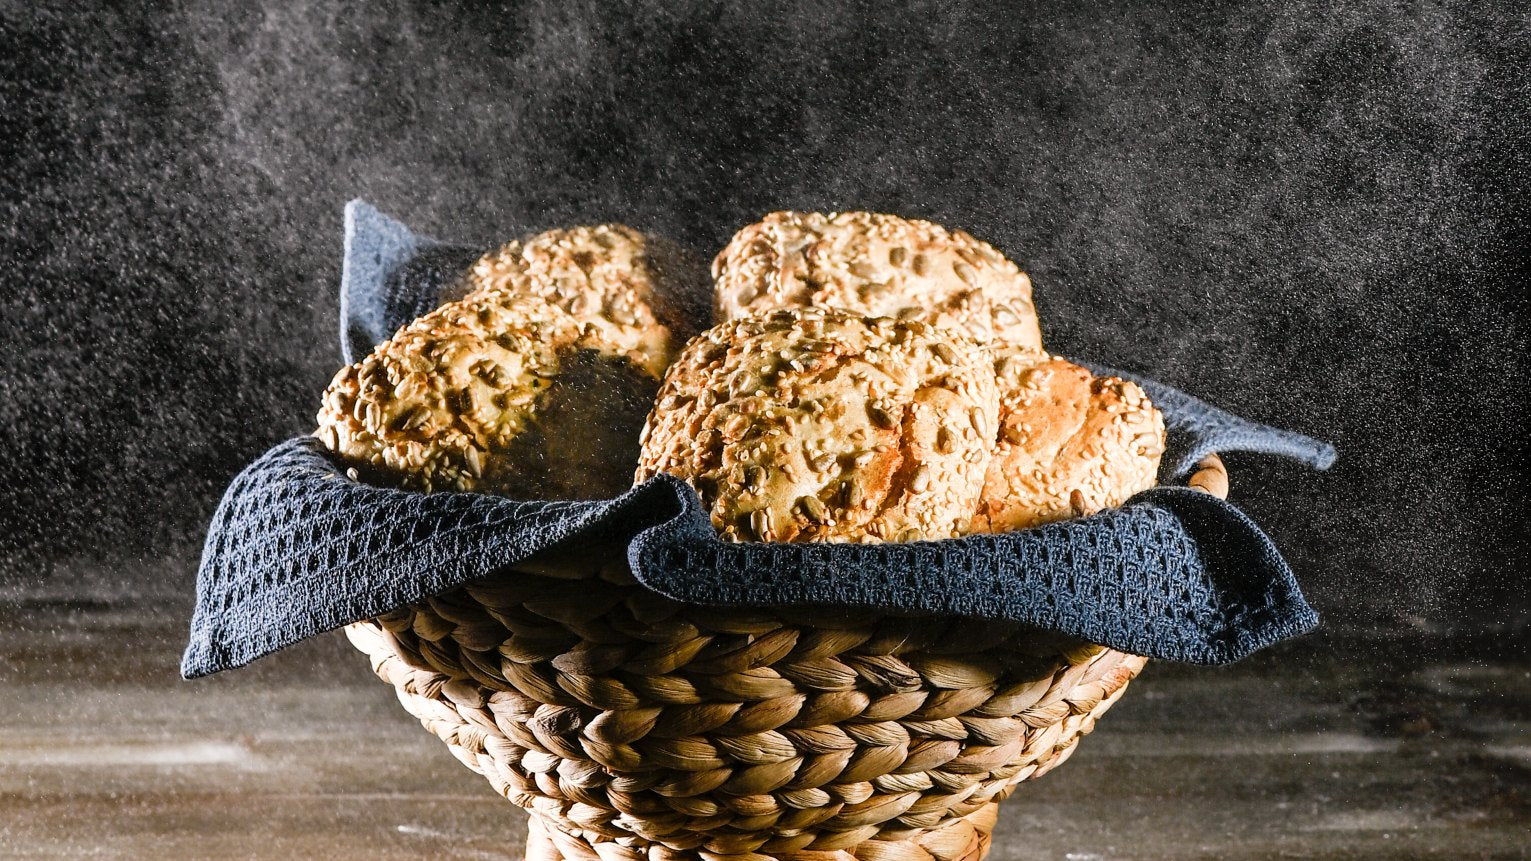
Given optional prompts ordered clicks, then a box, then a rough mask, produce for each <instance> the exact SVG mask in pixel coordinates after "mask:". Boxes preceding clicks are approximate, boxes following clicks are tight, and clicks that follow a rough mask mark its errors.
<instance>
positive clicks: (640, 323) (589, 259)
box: [468, 224, 707, 379]
mask: <svg viewBox="0 0 1531 861" xmlns="http://www.w3.org/2000/svg"><path fill="white" fill-rule="evenodd" d="M677 255H678V252H676V251H675V249H674V248H673V246H670V245H669V244H667V243H663V242H661V241H657V240H655V239H653V238H652V237H647V236H644V235H643V234H642V233H640V232H638V231H637V230H634V229H633V228H631V227H627V226H625V225H621V224H598V225H594V226H588V227H571V228H568V229H565V230H549V231H547V232H544V233H539V234H537V235H536V236H533V237H531V238H529V239H527V240H525V241H520V242H510V243H507V244H506V245H505V246H503V247H501V248H500V249H498V250H496V251H492V252H490V253H488V254H486V255H484V256H483V257H481V258H480V259H479V260H478V262H476V263H474V264H473V268H472V270H471V271H470V274H469V279H468V280H469V285H470V287H471V288H472V289H476V290H480V291H483V292H486V293H492V294H498V295H505V296H536V297H538V298H541V299H542V300H543V301H545V302H547V303H549V304H551V305H554V306H556V307H558V308H560V309H562V310H563V311H564V312H566V313H567V314H568V315H569V316H570V317H572V318H574V319H576V320H579V321H580V322H581V324H582V325H584V326H585V327H586V328H587V329H590V330H593V331H592V332H591V333H590V337H591V338H592V340H594V341H598V342H599V343H601V344H605V345H611V346H614V347H615V348H616V349H617V350H618V351H620V352H621V353H622V354H623V355H625V356H627V357H628V358H629V359H630V360H632V361H633V362H634V363H635V364H637V365H639V366H641V367H643V368H644V369H646V370H647V371H648V372H649V373H650V374H652V375H653V376H654V377H655V378H656V379H657V378H658V377H659V376H660V375H661V374H663V373H664V369H665V367H666V366H667V365H668V364H669V362H670V359H671V358H673V352H674V349H675V348H676V347H677V346H678V345H679V344H680V343H683V342H684V341H685V339H686V338H689V337H690V336H691V335H693V334H695V333H696V332H697V331H698V330H699V329H700V328H702V326H703V325H705V321H704V320H698V319H696V317H697V316H698V315H697V313H696V310H695V309H694V307H693V306H694V304H695V302H694V301H693V300H692V299H691V297H690V295H689V294H691V293H693V292H696V291H703V292H704V291H705V290H706V289H707V288H706V281H705V277H706V276H705V273H703V272H700V271H698V272H694V273H693V272H689V271H686V267H684V266H678V265H669V264H670V263H671V262H672V261H673V260H674V259H675V258H676V257H677ZM693 282H694V283H693Z"/></svg>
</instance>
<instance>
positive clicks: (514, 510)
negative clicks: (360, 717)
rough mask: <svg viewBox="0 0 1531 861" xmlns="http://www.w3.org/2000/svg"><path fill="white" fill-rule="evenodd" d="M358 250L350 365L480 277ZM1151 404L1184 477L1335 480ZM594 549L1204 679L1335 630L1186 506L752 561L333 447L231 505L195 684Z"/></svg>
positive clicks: (1280, 573) (386, 222)
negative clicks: (1063, 638) (382, 481)
mask: <svg viewBox="0 0 1531 861" xmlns="http://www.w3.org/2000/svg"><path fill="white" fill-rule="evenodd" d="M345 247H346V260H345V266H344V275H343V279H342V281H343V283H342V288H341V294H342V309H343V310H342V317H343V321H342V329H341V342H342V352H343V354H344V356H345V357H346V359H347V360H348V361H350V360H354V359H355V358H359V357H360V356H362V355H365V354H366V353H367V352H368V351H370V350H371V348H372V345H373V344H375V343H376V342H378V341H380V340H383V339H385V338H387V337H389V336H390V335H391V334H392V333H393V332H394V331H395V330H396V329H397V328H398V327H399V326H401V325H403V324H405V323H407V322H408V321H409V320H410V319H412V318H413V317H415V316H417V315H419V314H420V313H423V312H424V311H425V310H428V309H429V308H431V307H434V306H435V305H436V304H437V303H438V302H439V301H440V300H441V296H442V291H443V290H449V289H451V288H452V287H453V285H454V284H455V282H456V279H457V276H458V275H460V274H461V272H462V271H463V269H465V268H466V266H467V265H468V264H469V263H470V262H471V260H472V259H474V258H475V257H476V256H477V255H476V253H473V252H471V250H470V249H466V248H463V247H460V246H449V245H443V244H440V243H436V242H434V241H432V240H428V239H424V238H422V237H417V236H415V235H414V234H412V233H411V232H410V231H409V230H408V229H407V228H405V227H404V226H403V225H401V224H399V223H398V222H396V221H394V220H392V219H389V218H387V217H386V216H384V215H382V214H381V213H379V212H378V211H377V210H375V209H373V208H372V207H370V206H368V205H367V204H365V203H363V202H361V201H353V202H352V203H351V204H350V205H349V206H348V207H347V209H346V243H345ZM1140 382H1142V383H1143V384H1144V386H1145V389H1147V391H1148V392H1149V395H1150V397H1151V398H1153V400H1154V402H1155V403H1156V404H1157V405H1158V406H1159V407H1160V408H1161V410H1163V412H1164V413H1165V419H1166V424H1167V425H1168V427H1169V428H1170V431H1171V438H1172V441H1173V442H1174V443H1176V444H1177V445H1178V446H1179V449H1178V450H1179V451H1180V452H1182V454H1181V456H1180V457H1179V458H1178V459H1177V460H1176V461H1175V464H1174V467H1173V472H1174V474H1176V475H1182V474H1184V473H1185V472H1187V471H1189V469H1190V467H1191V466H1194V464H1195V461H1196V459H1199V457H1200V456H1201V454H1204V453H1205V452H1207V451H1212V450H1217V451H1230V450H1250V451H1264V452H1270V453H1275V454H1282V455H1286V456H1289V457H1294V458H1296V459H1298V460H1301V461H1304V462H1306V463H1308V464H1309V465H1311V466H1314V467H1316V468H1319V469H1324V468H1327V467H1328V466H1329V464H1330V463H1332V462H1333V459H1334V450H1333V449H1332V448H1331V447H1329V446H1328V445H1326V444H1324V443H1321V442H1318V441H1316V440H1312V439H1309V438H1307V437H1303V436H1300V435H1297V434H1292V433H1290V432H1287V431H1281V430H1278V429H1275V428H1270V427H1267V426H1264V425H1258V424H1254V423H1251V422H1246V421H1244V420H1243V419H1239V418H1238V417H1236V416H1232V415H1230V414H1228V413H1226V412H1223V411H1221V410H1217V409H1216V408H1214V407H1211V406H1209V405H1207V404H1204V403H1202V402H1201V401H1199V400H1196V399H1195V398H1192V397H1190V396H1188V395H1185V394H1183V393H1180V392H1177V391H1175V390H1174V389H1171V388H1169V387H1167V386H1163V385H1160V384H1157V383H1153V382H1152V381H1147V380H1141V381H1140ZM1193 455H1194V456H1195V457H1193ZM575 542H577V543H579V544H580V545H590V544H594V543H597V542H601V543H610V542H616V543H617V544H618V545H619V546H620V545H625V546H626V549H627V556H628V562H629V564H630V566H631V568H632V571H633V573H634V576H635V577H636V578H637V579H638V580H639V582H640V583H642V584H643V585H644V586H646V587H647V588H649V589H652V590H654V591H655V592H658V593H661V594H664V595H667V596H669V597H671V598H675V599H677V600H681V601H686V602H690V603H696V604H703V605H717V606H740V607H771V606H790V605H818V606H840V607H857V608H871V609H880V610H886V611H889V612H898V613H924V614H937V615H957V616H964V617H972V618H983V619H998V620H1009V621H1014V622H1017V623H1022V624H1027V625H1033V626H1036V627H1039V628H1045V629H1048V630H1053V631H1058V632H1060V633H1064V634H1068V635H1072V636H1075V637H1078V638H1080V639H1084V640H1089V641H1091V642H1096V643H1100V644H1102V645H1106V646H1110V647H1112V648H1115V649H1119V650H1122V651H1126V652H1132V653H1134V654H1139V655H1146V656H1148V657H1151V658H1160V659H1166V660H1174V661H1183V662H1188V663H1197V664H1218V663H1226V662H1230V661H1234V660H1238V659H1239V658H1242V657H1244V656H1246V655H1248V654H1249V653H1251V652H1253V651H1255V650H1256V649H1260V648H1263V647H1265V646H1267V645H1270V644H1271V643H1274V642H1277V641H1278V640H1281V639H1284V638H1287V637H1292V636H1296V635H1297V634H1301V633H1303V632H1305V631H1308V630H1311V629H1312V628H1313V627H1314V626H1315V625H1316V624H1317V621H1318V618H1317V614H1315V613H1314V611H1313V609H1312V608H1311V607H1309V606H1308V604H1307V603H1306V602H1305V601H1304V600H1303V597H1302V593H1301V592H1300V590H1299V589H1298V587H1297V582H1296V579H1295V578H1294V577H1293V575H1292V571H1291V569H1290V568H1289V567H1288V566H1287V564H1286V562H1285V561H1284V560H1283V559H1282V558H1281V555H1280V553H1279V552H1277V550H1276V548H1275V546H1274V545H1273V544H1272V543H1271V541H1270V539H1269V538H1268V537H1267V536H1266V535H1265V534H1264V533H1263V532H1261V531H1260V529H1259V527H1258V526H1256V525H1255V524H1254V523H1253V522H1252V521H1250V520H1249V518H1248V517H1246V516H1245V515H1244V514H1243V513H1242V512H1240V511H1239V510H1238V509H1237V508H1235V507H1234V506H1232V505H1230V504H1228V503H1227V502H1224V501H1222V500H1219V499H1216V498H1214V497H1212V496H1209V495H1208V494H1205V493H1202V492H1200V491H1194V490H1190V489H1187V488H1184V487H1175V486H1166V487H1158V488H1154V489H1152V490H1148V491H1145V492H1143V493H1140V494H1137V495H1136V496H1134V497H1133V498H1131V499H1129V500H1128V501H1127V502H1126V503H1125V504H1124V505H1123V506H1122V507H1121V508H1119V509H1115V510H1111V511H1105V512H1101V513H1099V514H1095V515H1092V516H1090V517H1085V518H1080V519H1076V520H1071V521H1066V522H1062V523H1051V524H1046V525H1043V526H1040V527H1037V528H1034V529H1026V530H1020V531H1016V532H1009V533H1003V534H998V535H974V536H968V537H965V538H954V539H946V540H942V541H921V542H912V543H907V544H873V545H862V544H773V543H745V544H737V543H729V542H724V541H722V540H721V539H719V538H718V536H717V533H716V532H715V531H714V530H713V528H712V525H711V523H710V521H709V519H708V517H707V514H706V512H705V511H704V510H703V509H702V507H701V503H700V500H699V499H698V498H697V496H696V493H695V492H694V491H693V490H692V489H691V488H690V487H689V486H688V485H686V484H685V483H683V482H681V481H679V480H677V479H674V478H672V477H670V476H664V475H661V476H657V477H655V478H653V479H650V480H649V481H646V482H644V483H643V484H641V485H639V486H638V487H635V488H633V489H632V490H630V491H628V492H627V493H624V494H622V495H621V496H619V497H617V498H615V499H611V500H599V501H583V502H570V501H517V500H511V499H506V498H503V497H496V496H487V495H482V494H475V493H431V494H423V493H416V492H413V491H406V490H396V489H391V488H383V487H374V486H371V485H367V484H363V483H361V482H359V481H356V480H353V479H351V478H349V477H347V475H346V472H345V467H344V464H343V463H340V462H339V461H338V460H336V459H335V458H334V457H333V456H332V455H330V454H329V453H328V452H326V451H324V450H323V449H322V448H321V447H320V446H319V445H318V443H317V442H316V441H314V440H313V439H311V438H308V437H299V438H296V439H292V440H288V441H287V442H284V443H281V444H280V445H278V446H276V447H274V448H273V449H271V450H270V451H268V452H267V453H266V454H264V455H262V456H261V457H260V458H259V459H257V460H256V461H255V462H254V463H252V464H251V465H250V466H248V467H247V468H246V469H245V470H244V471H243V472H241V473H240V475H239V476H238V477H236V478H235V480H234V482H233V483H232V484H231V485H230V487H229V489H228V491H227V492H226V493H225V494H224V498H223V501H222V502H221V503H220V504H219V506H218V510H217V512H216V513H215V514H214V516H213V521H212V524H211V525H210V527H209V529H208V536H207V541H206V544H205V546H204V550H203V558H202V565H201V568H200V570H199V571H198V575H197V603H196V610H195V613H194V615H193V618H192V626H191V641H190V643H189V645H188V646H187V649H186V653H185V655H184V657H183V659H182V664H181V671H182V674H183V675H185V676H186V677H187V678H195V677H198V676H204V675H208V674H210V673H215V672H218V671H220V670H225V669H231V668H233V667H239V666H243V665H244V664H247V663H249V662H250V661H253V660H255V659H256V658H259V657H261V656H263V655H266V654H270V653H271V652H274V651H276V650H278V649H280V648H283V647H284V646H287V645H291V644H292V643H295V642H297V641H299V640H301V639H304V638H306V637H310V636H313V635H315V634H319V633H321V632H324V631H328V630H332V629H335V628H338V627H341V626H343V625H346V624H348V623H350V622H355V621H359V620H362V619H366V618H370V617H373V616H377V615H380V614H383V613H386V612H388V611H390V610H393V609H395V608H397V607H400V606H402V605H404V604H408V603H411V602H414V601H419V600H421V599H423V598H426V597H428V596H431V595H436V594H440V593H442V592H445V591H447V590H450V589H452V588H455V587H457V586H460V585H462V584H464V583H468V582H470V581H473V580H477V579H480V578H483V577H487V576H490V575H493V574H494V573H496V572H498V571H502V570H504V569H506V568H507V567H508V566H512V565H514V564H515V563H517V562H519V561H521V560H524V559H526V558H528V557H530V556H532V555H533V554H536V553H539V552H542V551H545V550H555V548H557V547H558V546H560V545H565V546H567V545H568V544H572V543H575ZM555 552H556V550H555Z"/></svg>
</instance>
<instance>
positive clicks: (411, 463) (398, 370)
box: [316, 225, 688, 499]
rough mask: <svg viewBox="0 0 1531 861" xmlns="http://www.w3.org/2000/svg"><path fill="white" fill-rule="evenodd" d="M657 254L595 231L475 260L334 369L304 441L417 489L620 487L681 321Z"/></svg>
mask: <svg viewBox="0 0 1531 861" xmlns="http://www.w3.org/2000/svg"><path fill="white" fill-rule="evenodd" d="M653 250H654V247H653V242H652V240H650V239H648V238H647V237H644V236H643V235H642V234H640V233H638V232H637V231H635V230H632V229H631V228H628V227H624V226H622V225H598V226H594V227H575V228H571V229H568V230H557V231H549V232H547V233H543V234H539V235H537V236H534V237H532V238H530V239H528V240H526V241H525V242H512V243H510V244H508V245H506V246H505V247H503V248H501V249H500V250H498V251H496V252H493V253H491V254H488V255H485V256H484V257H483V258H482V259H480V260H479V261H478V263H477V264H475V266H474V267H473V270H472V271H471V272H470V274H469V276H468V277H467V278H466V279H465V281H466V282H467V285H468V286H469V287H470V288H472V289H471V291H470V292H469V293H468V294H467V295H466V296H464V297H463V298H462V299H459V300H457V301H454V302H449V303H447V304H445V305H443V306H441V307H440V308H438V309H436V310H435V311H433V312H431V313H429V314H427V315H425V316H423V317H421V318H420V319H418V320H416V321H414V322H413V323H411V324H409V325H408V326H406V327H404V328H403V329H401V330H400V331H399V332H398V333H397V334H396V335H395V336H394V337H393V338H392V339H390V340H388V341H386V342H384V343H383V344H380V345H378V347H377V349H376V350H374V351H373V353H372V354H371V355H369V356H367V357H366V358H365V359H363V360H362V361H360V362H358V363H356V364H355V365H352V366H351V367H349V368H345V369H342V370H341V371H340V373H338V374H337V375H336V377H335V379H334V381H333V382H332V383H331V385H330V387H329V389H328V391H326V392H325V396H324V405H323V408H322V409H321V411H320V413H319V417H318V418H319V429H318V431H317V433H316V436H318V438H319V439H320V440H321V441H322V442H323V443H324V444H325V445H326V446H327V447H328V448H330V449H331V450H332V451H335V452H337V453H339V454H341V455H342V456H344V457H345V458H346V459H347V460H349V461H351V462H352V463H353V464H356V465H357V466H358V467H360V468H361V469H364V470H365V471H366V472H367V474H368V477H369V478H373V479H376V480H380V481H385V482H388V483H395V484H398V485H400V486H403V487H409V488H413V489H417V490H424V491H431V490H480V491H486V492H495V493H503V494H506V495H510V496H516V497H522V498H528V499H552V498H604V497H609V496H614V495H616V494H618V493H620V492H621V491H622V490H624V489H626V487H627V486H628V479H629V478H630V477H631V474H632V464H633V463H634V461H635V460H636V457H637V453H638V432H639V429H640V428H641V427H642V424H643V417H644V415H645V414H646V413H647V411H648V408H649V406H650V405H651V404H652V402H653V394H654V392H655V390H656V389H657V387H658V378H659V375H660V374H661V373H663V370H664V368H665V367H666V365H668V363H669V360H670V358H671V357H672V356H673V354H674V352H675V350H676V341H675V335H674V332H675V331H677V330H681V331H683V330H684V327H685V326H686V325H688V324H687V323H685V321H684V319H683V315H682V314H680V313H679V311H680V305H679V303H680V301H681V300H680V299H679V298H678V297H681V296H682V292H683V288H681V287H678V286H677V285H676V283H675V280H676V279H673V278H667V277H666V276H665V275H664V274H662V273H660V272H659V269H658V267H657V266H656V265H655V261H654V260H652V259H651V257H652V256H653V255H652V254H651V252H653ZM677 274H682V273H677ZM654 301H663V302H665V303H668V304H665V305H663V313H661V312H659V311H656V309H655V308H654V306H653V305H652V304H651V303H652V302H654ZM662 316H663V317H666V318H667V319H670V321H671V325H667V324H666V323H664V322H661V320H660V318H661V317H662Z"/></svg>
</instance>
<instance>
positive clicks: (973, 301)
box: [712, 212, 1042, 349]
mask: <svg viewBox="0 0 1531 861" xmlns="http://www.w3.org/2000/svg"><path fill="white" fill-rule="evenodd" d="M712 274H713V278H714V279H715V280H716V281H717V300H716V301H717V311H718V315H719V317H720V319H724V320H732V319H737V318H740V317H748V316H751V315H754V314H760V313H764V312H766V311H774V310H777V309H782V308H814V307H817V308H835V309H839V310H843V311H846V312H849V313H852V314H857V315H862V316H869V317H899V318H905V319H907V318H917V319H921V320H925V321H927V322H929V323H932V324H934V325H936V326H939V327H954V328H956V329H958V330H960V331H961V332H963V333H965V334H966V335H968V336H969V337H971V338H974V339H976V340H978V341H980V342H986V341H988V340H990V339H998V340H1000V341H1003V342H1006V343H1010V344H1015V345H1017V346H1020V347H1026V348H1031V349H1041V346H1042V334H1041V330H1040V329H1039V327H1038V324H1037V315H1036V309H1035V308H1034V307H1033V305H1032V299H1031V281H1030V279H1029V278H1027V277H1026V273H1024V272H1022V271H1021V270H1020V269H1019V268H1017V267H1016V265H1015V264H1014V263H1012V262H1010V261H1009V260H1007V259H1005V257H1004V255H1002V254H1000V253H999V252H998V251H996V250H995V249H994V248H993V247H992V246H990V245H989V244H988V243H986V242H981V241H979V240H977V239H974V238H973V237H971V236H969V235H968V234H966V233H964V232H962V231H961V230H953V231H948V230H947V229H946V228H944V227H942V226H940V225H938V224H933V223H931V222H929V221H919V220H914V219H905V218H900V217H898V216H895V215H883V214H879V213H872V212H841V213H835V214H831V215H823V214H820V213H803V212H773V213H771V214H769V215H767V216H766V217H765V218H763V219H761V220H760V221H758V222H756V223H755V224H751V225H749V226H748V227H745V228H744V229H742V230H740V231H739V232H738V233H736V234H735V235H734V237H733V239H732V241H730V242H729V243H728V246H727V247H726V248H724V249H723V250H722V251H721V252H720V253H719V254H718V256H717V257H716V258H714V260H713V263H712Z"/></svg>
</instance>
